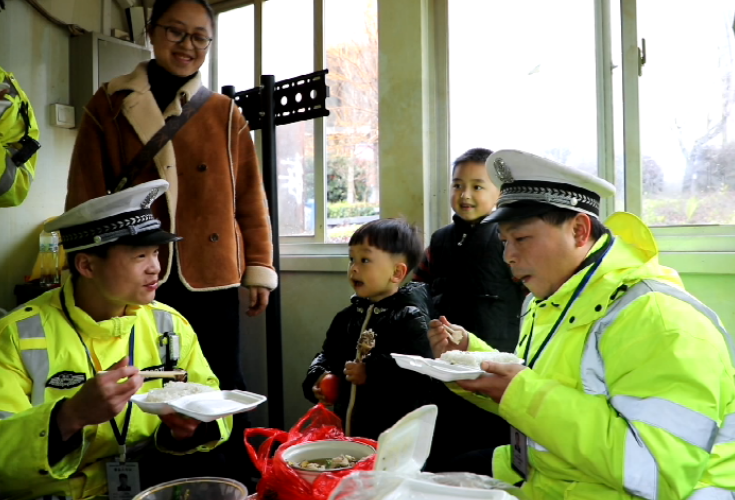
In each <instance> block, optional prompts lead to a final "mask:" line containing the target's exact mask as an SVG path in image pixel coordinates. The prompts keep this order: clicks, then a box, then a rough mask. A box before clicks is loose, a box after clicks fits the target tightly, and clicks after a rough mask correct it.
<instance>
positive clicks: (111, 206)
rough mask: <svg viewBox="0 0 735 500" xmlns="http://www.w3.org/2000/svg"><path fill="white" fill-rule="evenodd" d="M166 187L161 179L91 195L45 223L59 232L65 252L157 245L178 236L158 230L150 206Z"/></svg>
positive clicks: (45, 227) (50, 229)
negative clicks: (120, 189) (93, 196)
mask: <svg viewBox="0 0 735 500" xmlns="http://www.w3.org/2000/svg"><path fill="white" fill-rule="evenodd" d="M167 190H168V182H166V181H164V180H163V179H159V180H155V181H150V182H145V183H143V184H138V185H137V186H133V187H131V188H128V189H123V190H122V191H119V192H117V193H114V194H110V195H107V196H102V197H100V198H94V199H91V200H89V201H86V202H84V203H82V204H81V205H79V206H76V207H74V208H72V209H71V210H69V211H67V212H65V213H64V214H62V215H61V216H59V217H58V218H56V219H54V220H52V221H50V222H49V223H47V224H46V225H45V226H44V230H45V231H47V232H51V231H59V233H60V235H61V244H62V245H63V247H64V249H65V250H66V251H67V252H75V251H79V250H84V249H87V248H92V247H97V246H102V245H107V244H109V243H118V244H121V245H122V244H125V245H133V246H156V245H162V244H164V243H168V242H171V241H178V240H180V239H181V237H179V236H176V235H175V234H171V233H169V232H166V231H163V230H161V221H159V220H158V219H156V218H155V217H154V216H153V212H152V211H151V205H152V204H153V202H154V201H155V200H156V198H158V197H159V196H161V195H162V194H163V193H165V192H166V191H167Z"/></svg>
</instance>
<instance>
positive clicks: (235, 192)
mask: <svg viewBox="0 0 735 500" xmlns="http://www.w3.org/2000/svg"><path fill="white" fill-rule="evenodd" d="M147 64H148V63H147V62H144V63H141V64H139V65H138V67H137V68H136V69H135V71H134V72H133V73H131V74H129V75H123V76H120V77H118V78H115V79H114V80H112V81H111V82H110V83H108V84H106V85H103V86H102V87H101V88H100V89H99V90H98V91H97V93H96V94H95V95H94V97H93V98H92V100H91V101H90V102H89V104H88V105H87V107H86V108H85V110H86V113H85V116H84V118H83V119H82V123H81V125H80V128H79V135H78V137H77V140H76V144H75V146H74V153H73V156H72V162H71V169H70V172H69V186H68V193H67V198H66V209H67V210H68V209H70V208H72V207H74V206H76V205H79V204H80V203H83V202H84V201H87V200H89V199H91V198H96V197H99V196H103V195H105V193H106V188H105V172H104V170H103V169H105V168H111V169H112V170H113V172H114V178H119V177H120V175H121V172H122V170H123V167H124V166H126V165H127V164H128V163H129V162H130V161H131V160H132V159H133V158H134V157H135V155H136V154H137V153H138V151H140V149H141V148H142V147H143V145H144V144H145V143H146V142H147V141H148V140H149V139H150V138H151V137H152V136H153V135H154V134H155V133H156V132H157V131H158V130H159V129H160V128H161V127H162V126H163V125H164V119H165V118H167V117H170V116H174V115H179V114H180V113H181V109H182V104H185V103H186V102H187V101H188V100H189V99H191V97H192V96H193V95H194V94H195V93H196V92H197V90H198V89H199V87H200V86H201V78H200V76H199V74H197V75H196V76H195V77H194V78H192V79H191V80H189V81H188V82H187V83H186V84H185V85H184V86H183V87H181V89H180V90H179V92H178V94H177V95H178V99H174V101H173V102H172V103H171V104H170V105H169V106H168V107H167V108H166V110H165V111H164V112H163V113H161V111H160V109H159V107H158V105H157V104H156V101H155V99H154V97H153V94H152V93H151V91H150V84H149V82H148V74H147ZM154 163H155V165H154V164H151V165H149V166H148V167H146V168H145V169H144V170H143V171H142V172H141V173H140V175H139V176H138V177H137V178H136V179H135V180H134V181H133V184H140V183H142V182H147V181H150V180H153V179H159V178H161V179H165V180H167V181H168V182H169V184H170V187H169V191H168V192H167V193H166V198H165V200H164V199H163V197H161V198H159V199H158V200H156V202H155V203H154V205H153V213H154V214H155V216H156V217H157V218H159V219H160V220H161V221H162V223H163V229H165V230H168V231H171V232H175V233H176V234H178V235H180V236H182V237H183V238H184V239H183V240H182V241H180V242H178V243H170V244H169V245H168V247H167V248H161V252H160V259H161V278H162V281H165V280H166V279H167V278H168V276H169V274H170V272H171V268H172V256H173V255H174V252H173V245H176V249H177V251H176V252H175V254H176V256H177V258H178V264H179V266H178V267H179V273H180V274H181V276H180V278H181V281H182V282H183V283H184V284H185V286H186V287H187V288H189V289H191V290H219V289H225V288H230V287H235V286H239V285H240V284H242V285H245V286H262V287H266V288H269V289H273V288H275V287H276V286H277V284H278V279H277V275H276V273H275V271H274V269H273V246H272V243H271V228H270V221H269V219H268V205H267V200H266V197H265V192H264V190H263V182H262V179H261V175H260V170H259V168H258V163H257V158H256V156H255V149H254V146H253V142H252V139H251V137H250V129H249V127H248V125H247V123H246V121H245V119H244V118H243V116H242V114H241V113H240V111H239V110H238V109H237V107H236V106H235V104H234V101H233V100H232V99H230V98H228V97H225V96H223V95H220V94H213V95H212V96H211V98H210V99H209V100H208V101H207V102H206V103H205V104H204V106H203V107H202V108H201V109H200V110H199V111H198V112H197V113H196V114H195V115H194V116H193V117H192V118H191V119H190V120H189V121H188V122H187V123H186V124H185V125H184V126H183V127H182V128H181V130H179V132H178V133H177V134H176V136H175V137H174V139H173V141H171V142H169V143H167V144H166V145H165V146H164V148H163V149H162V150H161V151H160V152H159V153H158V154H157V155H156V157H155V159H154ZM172 214H175V216H172Z"/></svg>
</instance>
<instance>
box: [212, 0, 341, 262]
mask: <svg viewBox="0 0 735 500" xmlns="http://www.w3.org/2000/svg"><path fill="white" fill-rule="evenodd" d="M264 1H266V0H229V1H225V2H221V3H217V4H214V5H213V6H212V8H213V9H214V12H215V14H216V15H219V14H222V13H225V12H228V11H231V10H234V9H238V8H241V7H247V6H249V5H253V6H254V9H255V10H254V24H255V25H254V26H253V44H252V47H253V51H254V61H255V67H254V68H253V72H254V75H255V84H256V85H259V82H260V77H261V75H262V74H263V2H264ZM307 1H308V0H307ZM313 2H314V19H313V22H314V40H313V44H314V52H313V55H314V69H313V71H319V70H321V69H324V68H325V59H326V52H325V47H324V0H313ZM212 45H213V47H212V51H211V54H212V57H210V74H211V78H210V81H211V82H212V84H211V85H212V88H213V89H214V90H217V91H218V90H219V89H220V87H221V86H222V85H227V82H220V81H218V75H217V64H218V61H217V56H216V54H217V37H216V35H215V40H214V42H213V44H212ZM278 76H279V77H281V76H282V77H283V78H290V77H292V76H298V75H278ZM236 90H237V91H240V90H247V89H236ZM313 123H314V198H315V203H314V205H315V206H314V212H315V214H314V216H315V224H314V234H313V235H309V236H281V237H280V246H281V248H280V251H281V259H282V262H281V269H284V270H312V271H330V270H336V268H339V270H340V271H343V270H344V269H345V268H346V266H345V265H343V264H344V262H343V261H345V262H346V258H345V256H346V255H347V245H345V244H332V243H325V239H326V209H327V199H326V162H325V159H326V158H325V157H326V143H325V137H326V131H325V120H324V119H323V118H317V119H315V120H313ZM254 133H255V146H256V151H257V153H258V157H259V158H262V155H261V138H262V136H261V134H262V132H261V131H260V130H256V131H255V132H254ZM310 256H315V257H319V259H317V260H316V261H312V259H309V258H307V257H310ZM334 257H342V259H338V260H335V259H334Z"/></svg>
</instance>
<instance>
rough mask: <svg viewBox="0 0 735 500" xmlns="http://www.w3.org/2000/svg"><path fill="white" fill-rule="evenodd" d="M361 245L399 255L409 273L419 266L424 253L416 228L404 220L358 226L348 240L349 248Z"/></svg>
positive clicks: (375, 221) (372, 222)
mask: <svg viewBox="0 0 735 500" xmlns="http://www.w3.org/2000/svg"><path fill="white" fill-rule="evenodd" d="M363 243H364V244H367V245H370V246H371V247H375V248H377V249H378V250H382V251H384V252H387V253H389V254H391V255H400V256H401V257H403V258H404V259H405V261H406V266H408V270H409V271H411V270H413V268H415V267H416V266H418V265H419V260H420V259H421V256H422V255H423V253H424V246H423V242H422V241H421V234H420V233H419V230H418V228H417V227H416V226H414V225H413V224H409V223H408V222H407V221H406V220H404V219H378V220H374V221H371V222H368V223H367V224H365V225H364V226H360V227H359V228H358V229H357V231H355V232H354V234H353V235H352V237H351V238H350V242H349V246H353V245H361V244H363Z"/></svg>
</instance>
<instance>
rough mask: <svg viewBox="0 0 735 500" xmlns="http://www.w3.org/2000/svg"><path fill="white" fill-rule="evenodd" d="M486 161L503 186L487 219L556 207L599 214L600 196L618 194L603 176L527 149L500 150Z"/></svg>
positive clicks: (516, 216) (519, 216)
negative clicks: (568, 165)
mask: <svg viewBox="0 0 735 500" xmlns="http://www.w3.org/2000/svg"><path fill="white" fill-rule="evenodd" d="M485 165H486V167H487V171H488V174H489V175H490V179H491V180H492V181H493V183H494V184H495V185H496V186H498V188H499V189H500V197H499V198H498V208H497V209H496V210H495V211H494V212H493V213H492V214H490V216H489V219H488V220H490V221H493V222H502V221H507V220H514V219H525V218H529V217H535V216H537V215H542V214H544V213H546V212H548V211H550V210H552V209H553V208H554V207H557V208H564V209H567V210H572V211H574V212H581V213H585V214H588V215H591V216H593V217H598V218H599V216H600V200H601V199H602V198H607V197H608V196H613V195H614V194H615V186H613V185H612V184H610V183H609V182H607V181H606V180H604V179H600V178H599V177H596V176H594V175H590V174H588V173H586V172H583V171H581V170H578V169H576V168H571V167H567V166H566V165H562V164H561V163H557V162H555V161H551V160H547V159H546V158H541V157H540V156H536V155H534V154H531V153H526V152H524V151H517V150H512V149H506V150H501V151H497V152H495V153H493V154H492V155H490V156H489V157H488V159H487V162H486V164H485Z"/></svg>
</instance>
